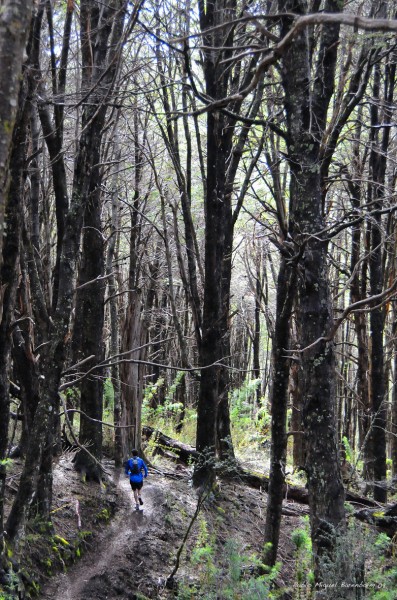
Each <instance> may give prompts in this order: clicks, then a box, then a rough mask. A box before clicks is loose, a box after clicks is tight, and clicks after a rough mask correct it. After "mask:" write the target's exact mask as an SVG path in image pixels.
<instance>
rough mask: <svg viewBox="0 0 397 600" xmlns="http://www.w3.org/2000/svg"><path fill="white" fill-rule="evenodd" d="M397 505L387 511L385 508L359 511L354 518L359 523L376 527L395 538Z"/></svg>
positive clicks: (396, 531)
mask: <svg viewBox="0 0 397 600" xmlns="http://www.w3.org/2000/svg"><path fill="white" fill-rule="evenodd" d="M396 515H397V504H393V505H391V506H389V507H387V508H386V509H385V508H384V507H379V506H378V507H377V508H363V509H361V510H357V511H356V512H355V513H354V516H355V517H356V519H358V520H359V521H364V522H365V523H368V524H369V525H374V526H375V527H376V528H377V529H379V530H380V531H382V532H383V533H386V534H387V535H388V536H389V537H390V538H393V537H394V536H395V535H396V533H397V516H396Z"/></svg>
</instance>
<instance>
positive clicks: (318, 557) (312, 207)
mask: <svg viewBox="0 0 397 600" xmlns="http://www.w3.org/2000/svg"><path fill="white" fill-rule="evenodd" d="M278 6H279V10H280V12H284V11H285V12H291V13H295V14H302V12H303V13H304V12H306V11H307V10H308V6H307V3H306V2H302V3H301V2H295V0H291V1H290V0H286V1H285V0H280V1H279V5H278ZM325 8H326V10H328V11H330V12H332V11H335V10H338V7H337V3H335V2H333V1H332V0H330V1H329V2H327V3H326V7H325ZM288 27H289V19H288V17H287V18H284V19H283V27H282V34H285V33H286V32H287V31H288ZM338 38H339V26H337V25H333V26H330V27H326V28H323V30H322V32H321V36H320V38H319V50H318V57H317V65H316V75H315V77H314V80H313V89H312V90H311V89H310V88H311V83H310V82H311V73H310V62H311V55H310V52H311V51H310V44H309V37H308V34H307V32H302V33H300V34H298V35H297V36H296V38H295V40H294V44H293V46H292V47H290V48H289V49H287V51H286V52H285V54H284V56H283V58H282V84H283V88H284V93H285V100H284V105H285V110H286V118H287V131H288V161H289V165H290V171H291V178H290V226H289V235H290V239H292V240H293V241H294V243H295V245H296V248H297V249H298V252H299V254H300V258H299V264H298V269H299V276H298V280H297V323H298V341H299V343H300V346H301V348H302V349H305V348H307V347H309V346H311V347H310V349H307V350H303V353H302V372H303V381H302V393H303V398H304V402H303V414H302V421H303V426H304V432H305V448H306V463H305V470H306V474H307V479H308V492H309V504H310V521H311V535H312V543H313V551H314V556H315V572H316V579H317V581H321V579H322V569H323V568H324V559H325V558H326V557H327V556H329V555H332V550H333V548H334V545H335V541H336V536H337V534H338V532H340V531H341V530H343V527H344V523H345V511H344V489H343V484H342V477H341V472H340V466H339V453H338V443H337V439H336V431H337V428H336V419H335V364H334V348H333V342H325V341H320V342H318V343H316V344H315V345H314V346H313V345H312V344H313V342H315V341H316V340H319V339H320V338H321V337H322V336H324V333H325V332H327V331H329V330H330V328H331V326H332V323H333V321H332V315H331V299H330V290H329V283H328V271H327V243H326V241H325V240H322V239H320V236H319V232H321V231H322V229H323V228H324V217H323V204H322V187H321V186H322V180H321V174H320V160H319V159H320V144H319V140H320V139H321V136H322V134H323V132H324V130H325V126H326V115H327V107H328V104H329V101H330V98H331V96H332V92H333V85H334V77H335V65H336V52H337V42H338Z"/></svg>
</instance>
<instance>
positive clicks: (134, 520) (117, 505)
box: [21, 455, 308, 600]
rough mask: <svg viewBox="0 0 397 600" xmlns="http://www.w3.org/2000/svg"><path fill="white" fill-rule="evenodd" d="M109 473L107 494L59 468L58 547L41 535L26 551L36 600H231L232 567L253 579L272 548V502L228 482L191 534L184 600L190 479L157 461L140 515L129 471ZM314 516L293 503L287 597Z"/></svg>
mask: <svg viewBox="0 0 397 600" xmlns="http://www.w3.org/2000/svg"><path fill="white" fill-rule="evenodd" d="M105 466H106V470H107V472H108V481H107V483H106V484H105V485H103V486H100V485H98V484H97V483H94V482H86V483H83V482H82V481H81V480H80V476H79V474H78V473H77V472H76V471H75V470H74V469H73V464H72V461H71V457H70V456H68V455H65V456H63V457H61V459H60V460H59V461H58V464H57V465H56V467H55V471H54V500H53V505H54V509H53V513H52V523H53V526H54V530H55V533H54V531H52V532H51V534H48V535H51V537H50V542H49V543H47V544H45V543H42V542H40V535H41V534H42V533H43V531H42V530H41V531H39V532H37V530H35V529H32V531H30V533H28V535H27V536H26V539H25V541H24V543H23V548H24V552H25V557H26V563H25V569H24V570H23V572H24V580H25V588H26V589H27V590H28V589H29V590H30V592H32V590H36V594H35V596H36V597H39V598H42V599H43V600H50V599H51V600H105V599H107V600H113V599H114V600H116V599H119V600H124V599H125V600H127V599H129V600H132V599H139V598H156V599H159V600H160V599H168V598H171V597H177V598H193V599H194V598H201V597H205V598H223V597H228V596H227V593H226V592H225V595H224V596H223V595H222V593H221V592H219V590H220V589H221V587H222V585H223V586H226V587H227V584H229V587H230V585H233V576H232V575H231V574H230V565H231V564H235V565H236V564H237V563H238V564H239V567H238V568H239V569H240V571H241V572H242V573H243V574H244V573H252V571H253V566H254V564H255V558H254V555H255V556H257V557H259V556H260V553H261V551H262V549H263V530H264V518H265V509H266V499H267V496H266V494H265V493H262V492H261V491H259V490H255V489H250V488H247V487H244V486H242V485H238V484H235V483H234V484H232V483H222V482H220V485H219V489H218V491H217V493H216V494H211V495H210V496H209V497H208V498H207V499H206V500H205V502H203V504H202V506H201V508H200V512H199V514H198V517H197V519H196V520H195V521H194V525H193V527H192V529H191V531H190V533H189V536H188V539H187V542H186V545H185V546H184V550H183V552H182V554H181V559H180V566H179V569H178V571H177V573H176V575H175V581H176V583H177V584H178V592H177V593H176V592H175V591H171V590H169V589H167V588H166V586H165V582H166V579H167V577H168V576H169V574H170V573H171V572H172V569H173V567H174V565H175V559H176V554H177V551H178V549H179V548H180V546H181V544H182V541H183V539H184V536H185V534H186V531H187V529H188V527H189V524H190V523H191V521H192V518H193V515H194V514H195V512H196V508H197V503H198V498H197V494H196V492H195V491H194V490H193V488H192V487H191V483H190V475H191V473H190V471H189V470H188V469H186V468H185V467H182V466H181V465H175V464H174V463H172V462H171V461H168V460H166V459H160V460H159V461H157V462H156V469H150V470H149V477H148V478H147V479H146V480H145V484H144V488H143V492H142V497H143V499H144V505H143V510H142V511H141V512H136V511H135V509H134V504H133V498H132V492H131V489H130V486H129V480H128V478H127V477H125V476H124V470H123V469H115V468H114V464H113V463H112V461H105ZM307 511H308V509H307V507H306V506H303V505H299V504H295V503H293V502H289V501H286V503H285V512H286V514H285V515H284V517H283V526H282V535H281V541H280V560H281V561H282V568H281V571H280V573H279V574H278V576H277V585H279V586H281V587H283V588H284V589H285V588H286V587H287V588H290V589H291V588H292V587H293V583H292V582H293V580H294V558H293V557H294V550H293V548H292V543H291V541H290V536H291V531H292V530H294V529H296V528H299V527H302V520H303V517H304V515H305V514H307ZM79 520H80V521H81V522H80V523H79ZM45 537H46V536H45V535H44V538H45ZM228 573H229V575H228ZM228 578H229V579H228ZM226 587H225V589H226ZM205 589H207V590H208V593H207V594H206V595H204V596H202V593H201V592H198V590H201V591H204V590H205ZM214 590H215V591H214ZM21 597H25V596H24V595H23V594H22V595H21ZM26 597H27V596H26ZM246 597H250V599H251V595H249V596H246ZM256 597H258V598H260V599H261V600H263V597H264V596H263V595H262V596H261V595H258V596H257V595H255V594H254V593H253V594H252V599H254V598H256ZM283 597H284V598H286V597H289V598H294V597H295V595H294V594H293V593H292V594H290V595H284V596H283Z"/></svg>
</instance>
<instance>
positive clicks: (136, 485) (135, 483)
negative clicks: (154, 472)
mask: <svg viewBox="0 0 397 600" xmlns="http://www.w3.org/2000/svg"><path fill="white" fill-rule="evenodd" d="M130 486H131V489H132V491H134V490H141V489H142V486H143V481H131V479H130Z"/></svg>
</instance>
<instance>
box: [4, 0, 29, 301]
mask: <svg viewBox="0 0 397 600" xmlns="http://www.w3.org/2000/svg"><path fill="white" fill-rule="evenodd" d="M32 7H33V0H4V1H3V2H2V5H1V12H0V268H1V264H2V246H3V235H4V216H5V209H6V198H7V187H8V183H9V182H8V161H9V151H10V144H11V140H12V133H13V129H14V123H15V118H16V114H17V107H18V93H19V87H20V75H21V72H22V62H23V53H24V50H25V46H26V41H27V36H28V33H29V23H30V17H31V13H32ZM1 296H2V294H1V293H0V309H1Z"/></svg>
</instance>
